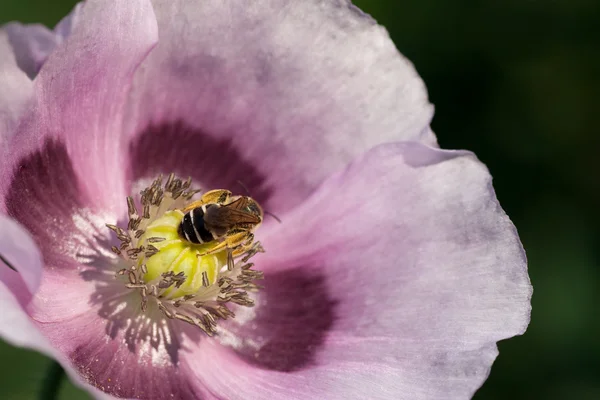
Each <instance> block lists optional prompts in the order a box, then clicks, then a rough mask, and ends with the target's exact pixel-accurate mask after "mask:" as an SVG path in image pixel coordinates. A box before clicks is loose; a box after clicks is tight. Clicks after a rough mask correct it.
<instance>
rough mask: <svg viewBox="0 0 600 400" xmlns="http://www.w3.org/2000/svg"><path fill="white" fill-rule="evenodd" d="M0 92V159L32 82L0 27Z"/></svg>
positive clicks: (31, 88) (4, 154)
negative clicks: (19, 63)
mask: <svg viewBox="0 0 600 400" xmlns="http://www.w3.org/2000/svg"><path fill="white" fill-rule="evenodd" d="M0 93H1V94H0V159H2V160H6V157H7V153H8V142H9V141H10V140H11V137H12V135H13V134H14V129H15V127H16V124H17V121H18V120H19V118H20V116H21V113H22V112H23V109H24V108H25V107H26V105H27V104H28V102H29V101H31V99H32V95H33V84H32V83H31V81H30V80H29V79H28V78H27V76H26V75H25V73H23V71H21V70H20V69H19V67H18V66H17V62H16V59H15V55H14V53H13V49H12V46H11V45H10V42H9V40H8V34H7V33H6V32H5V31H4V30H3V29H0ZM3 163H4V161H3ZM4 167H5V164H3V168H4ZM0 172H1V170H0ZM0 210H1V208H0Z"/></svg>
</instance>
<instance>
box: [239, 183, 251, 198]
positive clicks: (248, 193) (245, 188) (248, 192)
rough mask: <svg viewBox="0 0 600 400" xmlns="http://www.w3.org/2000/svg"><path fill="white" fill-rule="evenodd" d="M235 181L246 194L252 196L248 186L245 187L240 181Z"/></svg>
mask: <svg viewBox="0 0 600 400" xmlns="http://www.w3.org/2000/svg"><path fill="white" fill-rule="evenodd" d="M237 183H238V184H239V185H240V186H241V187H243V188H244V190H245V191H246V194H247V195H248V196H252V195H251V194H250V191H249V190H248V188H247V187H246V185H244V184H243V183H242V181H237Z"/></svg>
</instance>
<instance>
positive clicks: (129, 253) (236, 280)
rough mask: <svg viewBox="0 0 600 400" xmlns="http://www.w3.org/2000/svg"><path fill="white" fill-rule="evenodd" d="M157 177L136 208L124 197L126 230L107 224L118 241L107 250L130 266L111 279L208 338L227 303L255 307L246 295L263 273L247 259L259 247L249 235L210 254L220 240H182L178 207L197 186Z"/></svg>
mask: <svg viewBox="0 0 600 400" xmlns="http://www.w3.org/2000/svg"><path fill="white" fill-rule="evenodd" d="M162 181H163V180H162V177H159V178H157V179H156V180H154V181H153V182H152V184H151V185H150V186H149V187H147V188H146V189H144V190H142V191H141V193H140V194H141V196H140V207H139V208H138V205H137V204H136V202H135V200H134V198H133V197H127V213H128V217H129V219H128V223H127V229H122V228H120V227H118V226H116V225H111V224H107V227H108V228H109V229H110V230H112V231H113V232H114V233H115V235H116V237H117V238H118V239H119V241H120V242H121V243H120V245H119V246H113V247H112V248H111V250H112V252H113V253H115V254H116V255H118V256H120V257H121V258H122V259H123V260H124V261H125V262H126V263H127V264H128V265H129V267H127V268H123V269H121V270H119V271H117V273H116V277H117V278H119V279H121V280H123V284H124V285H125V287H127V288H130V289H132V290H136V291H138V292H139V293H140V299H141V301H140V306H141V310H142V311H143V312H145V311H147V310H148V307H149V305H150V304H152V303H153V304H155V307H156V308H158V309H159V310H161V311H162V313H163V314H164V316H165V317H166V318H169V319H174V320H178V321H182V322H186V323H189V324H191V325H194V326H196V327H198V328H200V329H201V330H202V331H204V332H205V333H206V334H207V335H209V336H212V335H214V334H215V333H216V331H217V329H216V326H217V321H218V320H219V319H227V318H233V317H235V314H234V313H233V312H232V311H231V310H230V309H229V307H228V305H229V304H230V303H234V304H238V305H241V306H247V307H252V306H253V305H254V301H253V300H252V299H251V298H250V296H249V293H250V292H254V291H257V290H258V289H260V288H261V287H260V286H259V285H257V284H255V283H254V282H253V281H255V280H258V279H262V278H263V274H262V272H260V271H256V270H253V269H252V268H253V266H254V265H253V264H251V263H248V261H249V260H250V259H251V258H252V257H253V256H254V255H256V254H257V253H259V252H263V251H264V249H263V248H262V246H261V245H260V243H259V242H256V241H254V237H253V235H252V234H249V235H248V239H247V240H246V241H245V243H244V244H243V245H240V246H239V247H236V248H233V249H229V248H225V249H224V250H217V251H214V252H213V251H211V249H212V248H213V247H215V246H216V245H218V244H219V243H220V242H219V241H216V240H215V241H213V242H209V243H203V244H200V245H197V244H193V243H190V242H187V241H186V240H184V239H182V238H181V237H179V233H178V226H179V224H180V223H181V220H182V218H183V216H184V212H183V211H182V210H183V209H184V208H185V207H186V206H187V204H189V203H190V202H191V200H192V197H193V196H194V195H195V194H196V193H198V192H200V190H197V189H190V188H191V185H192V181H191V179H190V178H188V179H187V180H185V181H182V180H181V179H179V178H177V177H175V175H174V174H170V175H169V176H168V177H167V179H166V182H165V183H164V185H163V183H162ZM138 210H141V214H140V212H139V211H138Z"/></svg>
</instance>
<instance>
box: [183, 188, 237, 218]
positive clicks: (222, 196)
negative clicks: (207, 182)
mask: <svg viewBox="0 0 600 400" xmlns="http://www.w3.org/2000/svg"><path fill="white" fill-rule="evenodd" d="M230 197H231V192H230V191H229V190H225V189H215V190H210V191H208V192H206V193H204V194H203V195H202V197H201V198H200V200H196V201H193V202H191V203H190V204H188V205H187V207H186V208H184V209H183V212H184V213H186V212H188V211H190V210H193V209H194V208H198V207H201V206H203V205H204V204H210V203H217V204H223V203H226V202H227V200H229V198H230Z"/></svg>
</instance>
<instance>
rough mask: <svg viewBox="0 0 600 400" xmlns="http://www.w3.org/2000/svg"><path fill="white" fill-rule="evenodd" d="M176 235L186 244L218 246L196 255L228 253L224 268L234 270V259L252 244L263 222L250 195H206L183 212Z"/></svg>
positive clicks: (223, 192) (225, 192)
mask: <svg viewBox="0 0 600 400" xmlns="http://www.w3.org/2000/svg"><path fill="white" fill-rule="evenodd" d="M182 211H183V213H184V215H183V218H182V220H181V223H180V224H179V227H178V233H179V236H180V237H181V238H182V239H184V240H186V241H187V242H190V243H194V244H205V243H210V242H213V241H216V242H218V244H217V245H216V246H214V247H212V248H211V249H210V250H208V251H206V252H205V253H202V254H199V256H202V255H206V254H211V253H216V252H219V251H221V250H227V251H228V260H227V264H228V265H227V266H228V268H229V269H230V270H231V269H233V256H236V255H239V254H243V253H244V252H246V251H247V250H248V249H249V248H250V246H252V243H253V242H254V233H253V232H254V230H255V229H256V228H257V227H258V226H259V225H260V224H261V222H262V220H263V215H264V213H263V210H262V208H261V207H260V205H259V204H258V203H257V202H256V200H254V199H252V198H251V197H249V196H232V193H231V192H230V191H229V190H223V189H217V190H211V191H209V192H206V193H205V194H204V195H203V196H202V197H201V198H200V200H197V201H194V202H192V203H191V204H189V205H188V206H187V207H185V208H184V209H183V210H182Z"/></svg>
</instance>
